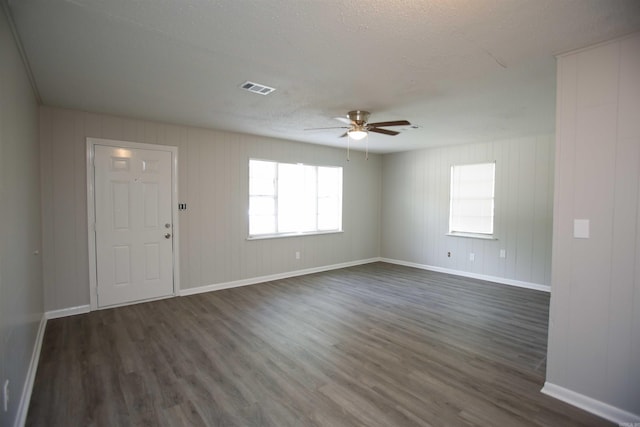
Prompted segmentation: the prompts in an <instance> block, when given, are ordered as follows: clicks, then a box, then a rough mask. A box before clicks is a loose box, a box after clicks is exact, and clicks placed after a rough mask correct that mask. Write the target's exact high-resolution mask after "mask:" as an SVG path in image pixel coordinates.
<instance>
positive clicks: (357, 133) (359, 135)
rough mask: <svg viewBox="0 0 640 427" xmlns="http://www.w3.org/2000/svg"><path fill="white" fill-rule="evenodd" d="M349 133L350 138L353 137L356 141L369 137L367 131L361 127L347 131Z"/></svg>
mask: <svg viewBox="0 0 640 427" xmlns="http://www.w3.org/2000/svg"><path fill="white" fill-rule="evenodd" d="M347 134H348V135H349V138H351V139H353V140H354V141H360V140H361V139H364V138H366V137H367V131H364V130H359V129H356V130H350V131H349V132H347Z"/></svg>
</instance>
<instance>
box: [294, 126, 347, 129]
mask: <svg viewBox="0 0 640 427" xmlns="http://www.w3.org/2000/svg"><path fill="white" fill-rule="evenodd" d="M325 129H349V126H333V127H328V128H306V129H305V130H325Z"/></svg>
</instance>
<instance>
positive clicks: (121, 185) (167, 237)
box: [94, 145, 174, 307]
mask: <svg viewBox="0 0 640 427" xmlns="http://www.w3.org/2000/svg"><path fill="white" fill-rule="evenodd" d="M171 168H172V153H171V152H169V151H162V150H151V149H149V150H147V149H133V148H127V147H115V146H106V145H95V146H94V174H95V177H94V194H95V196H94V197H95V253H96V281H97V283H96V289H97V305H98V307H106V306H111V305H118V304H125V303H130V302H135V301H141V300H147V299H153V298H160V297H164V296H169V295H172V294H173V292H174V283H173V276H174V275H173V225H172V204H173V202H172V169H171Z"/></svg>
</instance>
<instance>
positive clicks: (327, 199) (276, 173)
mask: <svg viewBox="0 0 640 427" xmlns="http://www.w3.org/2000/svg"><path fill="white" fill-rule="evenodd" d="M336 231H342V168H341V167H328V166H311V165H303V164H301V163H298V164H291V163H277V162H270V161H264V160H254V159H251V160H249V237H270V236H273V237H275V236H281V235H293V234H302V233H322V232H336Z"/></svg>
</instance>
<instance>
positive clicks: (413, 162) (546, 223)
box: [381, 135, 554, 286]
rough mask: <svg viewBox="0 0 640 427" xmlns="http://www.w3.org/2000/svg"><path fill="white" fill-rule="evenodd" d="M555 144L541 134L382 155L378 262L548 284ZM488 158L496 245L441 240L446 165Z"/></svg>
mask: <svg viewBox="0 0 640 427" xmlns="http://www.w3.org/2000/svg"><path fill="white" fill-rule="evenodd" d="M553 141H554V138H553V136H550V135H544V136H538V137H526V138H517V139H510V140H503V141H494V142H487V143H478V144H472V145H460V146H453V147H442V148H434V149H426V150H420V151H410V152H405V153H397V154H389V155H385V156H384V157H383V161H382V180H383V186H382V188H383V190H382V200H383V207H382V244H381V253H382V257H384V258H391V259H396V260H401V261H405V262H411V263H416V264H422V265H428V266H432V267H438V268H445V269H450V270H456V271H459V272H466V273H473V274H478V275H485V276H493V277H499V278H505V279H511V280H516V281H520V282H527V283H529V284H537V285H546V286H548V285H550V283H551V237H552V236H551V231H552V213H553V163H554V143H553ZM494 160H495V161H496V188H495V217H494V235H495V237H496V238H497V240H481V239H473V238H465V237H452V236H447V235H446V233H447V232H448V230H449V185H450V184H449V183H450V168H451V165H453V164H465V163H480V162H488V161H494ZM500 249H505V251H506V258H500V256H499V255H500ZM448 252H451V257H448V256H447V253H448ZM470 253H473V254H474V255H475V260H474V261H470V260H469V254H470Z"/></svg>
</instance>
